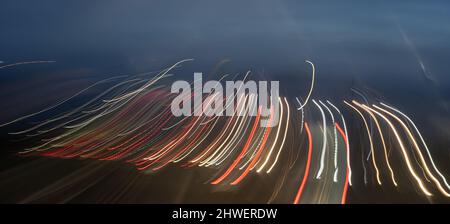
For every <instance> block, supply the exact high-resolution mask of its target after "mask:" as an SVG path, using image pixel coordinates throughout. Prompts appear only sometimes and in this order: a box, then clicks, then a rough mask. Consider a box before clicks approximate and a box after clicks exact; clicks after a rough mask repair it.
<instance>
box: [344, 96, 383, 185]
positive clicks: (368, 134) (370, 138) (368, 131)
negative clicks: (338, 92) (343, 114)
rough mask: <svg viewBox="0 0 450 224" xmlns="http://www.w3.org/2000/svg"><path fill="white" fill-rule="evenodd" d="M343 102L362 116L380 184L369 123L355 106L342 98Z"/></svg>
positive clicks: (379, 183) (378, 179)
mask: <svg viewBox="0 0 450 224" xmlns="http://www.w3.org/2000/svg"><path fill="white" fill-rule="evenodd" d="M355 102H356V101H355ZM355 102H354V103H355ZM344 103H345V104H347V105H348V106H349V107H351V108H352V109H353V110H355V111H356V112H357V113H358V114H359V116H360V117H361V118H362V120H363V122H364V125H365V127H366V131H367V136H368V137H369V143H370V151H371V152H372V164H373V167H374V168H375V172H376V178H377V182H378V185H381V179H380V171H379V170H378V166H377V163H376V159H375V152H374V148H373V141H372V136H371V133H370V130H369V125H368V124H367V121H366V118H365V117H364V115H363V114H362V113H361V111H359V110H358V109H357V108H356V107H354V106H353V105H351V104H349V103H347V101H345V100H344Z"/></svg>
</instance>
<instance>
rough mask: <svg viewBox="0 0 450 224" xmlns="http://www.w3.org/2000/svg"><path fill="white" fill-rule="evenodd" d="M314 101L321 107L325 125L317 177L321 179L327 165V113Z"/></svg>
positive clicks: (323, 124)
mask: <svg viewBox="0 0 450 224" xmlns="http://www.w3.org/2000/svg"><path fill="white" fill-rule="evenodd" d="M312 101H313V103H314V104H315V105H316V106H317V108H319V110H320V113H321V114H322V126H323V132H322V133H323V137H322V152H321V154H320V165H319V171H318V172H317V175H316V179H320V178H321V176H322V173H323V169H324V166H325V152H326V150H327V121H326V119H325V113H324V112H323V110H322V107H320V105H319V104H318V103H317V102H316V101H315V100H312Z"/></svg>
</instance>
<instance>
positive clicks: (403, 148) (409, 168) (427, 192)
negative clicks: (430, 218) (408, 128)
mask: <svg viewBox="0 0 450 224" xmlns="http://www.w3.org/2000/svg"><path fill="white" fill-rule="evenodd" d="M363 107H365V108H367V109H369V110H370V111H372V112H374V113H375V114H376V115H378V116H380V117H381V118H383V120H384V121H386V123H387V124H388V125H389V127H390V128H391V130H392V131H393V132H394V135H395V137H396V139H397V142H398V144H399V146H400V149H401V151H402V154H403V158H404V159H405V162H406V165H407V167H408V170H409V172H410V174H411V175H412V176H413V178H414V179H415V180H416V182H417V184H418V185H419V188H420V189H421V190H422V192H423V193H424V194H425V195H426V196H432V194H431V193H430V191H428V189H427V188H426V187H425V185H424V184H423V182H422V180H421V179H420V178H419V176H418V175H417V173H416V171H415V170H414V168H413V167H412V163H411V160H410V158H409V156H408V153H407V152H406V148H405V146H404V144H403V141H402V140H401V138H400V136H399V134H398V132H397V129H395V126H394V125H393V124H392V122H391V121H390V120H389V119H388V118H387V117H386V116H384V115H383V114H381V113H380V112H378V111H376V110H374V109H372V108H370V107H368V106H366V105H363Z"/></svg>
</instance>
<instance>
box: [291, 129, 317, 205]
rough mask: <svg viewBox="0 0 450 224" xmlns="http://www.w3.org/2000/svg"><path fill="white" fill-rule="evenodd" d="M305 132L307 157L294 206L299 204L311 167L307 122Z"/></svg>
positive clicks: (311, 142) (310, 137) (310, 140)
mask: <svg viewBox="0 0 450 224" xmlns="http://www.w3.org/2000/svg"><path fill="white" fill-rule="evenodd" d="M305 130H306V135H307V136H308V157H307V159H306V166H305V173H304V174H303V179H302V183H301V184H300V187H299V189H298V191H297V195H296V196H295V200H294V204H298V203H300V199H301V197H302V194H303V190H304V189H305V185H306V182H307V181H308V176H309V169H310V167H311V157H312V146H313V140H312V135H311V130H309V126H308V123H307V122H305Z"/></svg>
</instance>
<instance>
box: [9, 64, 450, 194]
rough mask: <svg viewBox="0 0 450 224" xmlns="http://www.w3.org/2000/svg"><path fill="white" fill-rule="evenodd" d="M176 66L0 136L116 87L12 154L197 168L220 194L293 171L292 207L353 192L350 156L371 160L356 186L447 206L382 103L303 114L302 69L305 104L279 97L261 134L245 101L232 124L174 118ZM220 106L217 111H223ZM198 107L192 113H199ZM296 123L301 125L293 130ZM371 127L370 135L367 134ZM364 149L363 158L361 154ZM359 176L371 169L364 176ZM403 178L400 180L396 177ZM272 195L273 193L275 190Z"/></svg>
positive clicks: (432, 170) (405, 127)
mask: <svg viewBox="0 0 450 224" xmlns="http://www.w3.org/2000/svg"><path fill="white" fill-rule="evenodd" d="M185 61H188V60H185ZM183 62H184V61H181V62H178V63H176V64H174V65H173V66H171V67H169V68H167V69H164V70H161V71H158V72H156V75H154V76H151V77H149V76H150V73H147V74H140V75H136V76H131V77H128V76H127V77H125V76H118V77H113V78H109V79H106V80H102V81H100V82H97V83H95V84H93V85H92V86H90V87H88V88H86V89H84V90H82V91H80V92H79V93H76V94H75V95H74V96H72V97H70V98H68V99H66V100H63V101H61V102H59V103H57V104H55V105H53V106H50V107H48V108H45V109H43V110H40V111H38V112H36V113H32V114H30V115H26V116H23V117H20V118H17V119H15V120H13V121H11V122H7V123H5V124H1V125H0V127H3V126H7V125H11V124H13V123H17V122H24V121H27V120H29V119H31V118H33V117H35V116H36V115H39V114H42V113H44V112H49V111H52V110H55V109H57V108H59V107H60V106H61V105H63V104H65V103H68V102H70V101H71V100H72V99H74V98H76V97H77V96H78V95H81V94H83V93H84V92H85V91H87V90H88V89H90V88H92V87H94V86H96V85H99V84H102V83H107V82H111V81H117V83H116V84H114V85H113V86H112V87H110V88H109V89H107V90H106V91H104V92H102V93H100V94H98V95H97V96H95V97H93V98H92V99H91V100H89V101H88V102H86V103H84V104H82V105H81V106H78V107H76V108H75V109H72V110H70V111H65V112H62V113H60V114H58V115H56V116H54V117H51V118H48V119H45V120H43V121H40V122H38V123H34V124H33V126H31V127H29V128H26V129H24V130H18V131H14V132H11V133H10V134H11V135H21V136H25V137H26V138H39V140H41V141H42V143H40V144H38V145H36V146H34V147H31V148H29V149H26V150H24V151H22V152H20V154H21V155H41V156H48V157H59V158H89V159H97V160H121V161H126V162H127V163H130V164H133V165H134V166H136V168H137V169H138V170H143V171H147V172H157V171H159V170H161V169H163V168H164V167H167V166H169V165H171V164H180V166H181V167H184V168H193V167H202V168H204V169H207V168H208V169H213V170H216V173H215V174H214V176H212V177H211V180H210V181H208V183H209V184H212V185H223V186H227V185H231V186H233V185H239V184H243V182H244V181H245V180H246V179H248V178H247V177H248V176H249V175H250V173H252V172H253V173H254V174H258V176H270V175H272V173H276V174H275V175H277V174H278V173H280V172H291V171H292V170H295V169H297V168H298V169H300V170H301V171H302V172H300V175H298V173H297V175H295V176H292V178H291V179H292V180H295V181H296V183H298V184H297V185H296V187H295V190H290V192H292V195H293V196H292V198H293V202H294V203H345V202H346V199H347V192H348V189H349V187H351V186H353V185H354V184H355V183H359V181H358V180H354V179H355V178H354V176H353V175H352V173H353V172H352V167H354V164H355V163H358V161H355V160H354V159H353V160H352V158H353V156H352V154H354V153H355V152H357V153H358V154H359V153H360V154H362V155H363V156H364V157H365V156H367V158H368V159H369V158H370V159H371V163H367V164H366V161H364V160H363V161H362V163H363V164H362V166H363V167H364V175H365V179H364V183H366V182H367V180H366V175H367V176H370V170H374V171H375V172H374V176H375V183H376V184H377V185H378V186H380V187H381V186H384V185H385V184H392V186H394V187H395V188H399V187H405V188H407V187H409V186H410V185H409V184H402V183H406V182H407V181H409V179H411V180H412V181H410V182H411V183H415V186H417V189H419V190H420V191H421V192H422V193H423V194H424V195H426V196H427V197H430V196H432V195H433V192H434V191H435V190H437V191H439V192H440V193H441V194H442V195H444V196H445V197H450V193H449V192H450V186H449V184H448V183H447V180H446V179H445V175H444V174H443V173H442V172H441V171H440V170H439V169H438V168H437V166H436V164H435V162H434V160H433V158H432V155H431V151H430V150H429V148H428V146H427V144H426V143H425V140H424V138H423V136H422V134H421V133H420V131H419V129H418V127H417V126H416V124H415V123H414V122H413V121H412V119H411V118H410V117H408V116H407V115H406V114H405V113H403V112H401V111H400V110H398V109H396V108H394V107H392V106H388V105H387V104H385V103H377V104H373V105H369V103H368V100H367V99H365V103H359V102H357V101H356V100H344V101H342V102H339V103H335V104H334V103H332V102H331V101H330V100H327V99H324V100H316V99H311V101H312V102H313V103H312V104H307V102H308V100H309V99H310V97H311V93H312V90H313V87H314V74H315V68H314V65H313V64H312V63H311V62H309V61H307V62H308V63H310V64H311V66H312V69H313V72H312V74H313V76H312V83H311V88H310V91H309V92H308V95H307V97H306V100H305V102H304V103H301V102H300V100H299V99H298V98H296V101H297V103H298V104H299V107H298V108H297V110H295V109H294V110H293V109H292V106H291V103H290V102H289V100H288V99H287V98H286V97H279V98H278V99H277V102H271V103H272V104H278V105H279V106H280V108H281V109H280V112H281V113H280V116H274V112H273V108H272V110H271V113H270V115H269V122H271V121H272V119H274V117H277V118H278V119H279V120H278V126H275V127H261V125H260V122H261V120H262V119H263V118H264V116H263V115H261V107H256V108H258V112H257V116H250V115H248V114H249V113H248V112H249V110H251V108H253V105H257V104H258V97H257V96H255V95H252V94H245V93H244V94H241V95H237V96H235V104H236V108H241V109H242V110H243V111H236V112H235V113H234V114H233V115H232V116H216V115H211V116H206V115H201V116H186V117H176V116H174V115H173V114H172V113H171V110H170V105H171V102H172V99H173V98H174V97H175V96H174V94H171V93H170V92H169V91H168V90H167V88H166V86H165V85H164V84H163V82H162V81H161V80H163V79H165V78H167V77H169V76H170V74H169V72H170V71H171V70H173V69H174V68H176V67H178V66H179V65H180V64H181V63H183ZM151 74H153V73H151ZM247 76H248V73H247V74H246V76H245V78H247ZM224 77H225V76H224ZM224 77H222V79H223V78H224ZM245 78H244V79H245ZM222 79H221V80H222ZM194 82H195V80H194ZM183 97H184V98H194V94H193V93H186V94H185V95H183ZM218 97H222V96H220V95H218V94H217V93H210V94H208V95H206V96H202V98H203V102H204V103H203V105H200V107H203V108H205V107H207V106H211V104H212V103H213V102H214V101H215V99H217V98H218ZM229 106H230V104H228V105H225V108H224V110H225V109H226V107H229ZM340 106H342V108H340ZM200 107H196V108H194V111H197V110H201V108H200ZM194 114H195V112H194ZM344 115H345V116H347V115H348V116H352V117H353V120H355V121H356V122H355V123H356V124H358V125H360V127H361V128H362V129H363V130H364V131H363V132H359V130H356V131H355V133H357V135H356V136H357V137H356V138H354V139H358V140H361V141H362V142H363V144H362V146H363V148H359V147H356V146H355V145H354V144H351V142H350V139H349V135H350V134H349V133H350V132H351V130H348V127H349V126H348V125H347V123H346V120H349V119H348V117H347V119H346V118H344ZM296 118H301V119H300V122H298V121H297V119H296ZM372 122H374V123H375V126H376V130H377V134H374V133H373V132H372V127H371V124H372ZM411 127H412V128H411ZM297 129H299V130H300V132H296V130H297ZM303 130H305V131H303ZM349 131H350V132H349ZM358 136H364V137H359V138H358ZM391 137H393V138H394V139H395V141H396V144H388V142H387V140H386V139H388V138H391ZM417 137H418V138H417ZM418 139H420V141H419V140H418ZM292 142H306V144H302V146H306V147H300V148H296V146H295V144H292ZM410 142H411V143H412V144H408V143H410ZM378 143H380V144H378ZM365 148H366V149H367V148H368V149H370V150H369V151H368V153H365V152H366V150H364V149H365ZM292 152H297V153H296V154H298V155H300V158H299V159H295V160H294V162H293V165H290V166H289V169H281V167H283V166H284V164H286V161H285V160H286V158H287V157H289V156H290V155H292V154H293V153H292ZM366 154H367V155H366ZM394 157H395V158H400V159H401V160H402V161H403V162H404V164H403V165H404V166H403V165H398V164H393V161H395V159H394ZM366 166H367V167H368V168H373V169H367V171H366ZM294 168H295V169H294ZM286 170H287V171H286ZM404 170H406V171H407V173H408V174H409V175H410V176H409V178H408V177H407V176H404V175H401V173H404ZM366 172H367V173H366ZM285 174H287V173H285ZM282 176H283V177H284V176H286V175H284V174H283V175H282ZM402 177H403V178H402ZM400 179H402V182H400ZM428 180H431V181H428ZM284 181H285V180H284V178H283V182H284ZM369 181H370V180H369ZM390 182H392V183H390ZM277 189H278V190H277V193H278V191H279V189H281V187H280V188H277Z"/></svg>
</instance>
